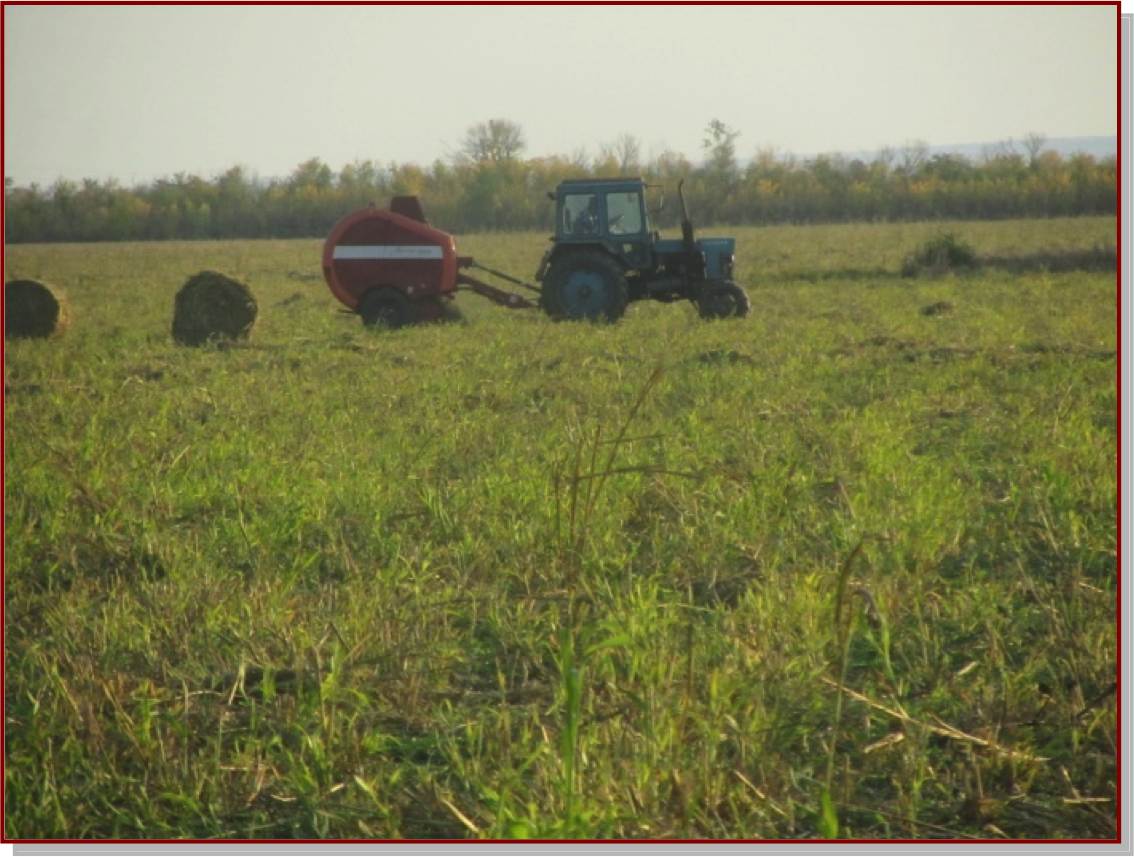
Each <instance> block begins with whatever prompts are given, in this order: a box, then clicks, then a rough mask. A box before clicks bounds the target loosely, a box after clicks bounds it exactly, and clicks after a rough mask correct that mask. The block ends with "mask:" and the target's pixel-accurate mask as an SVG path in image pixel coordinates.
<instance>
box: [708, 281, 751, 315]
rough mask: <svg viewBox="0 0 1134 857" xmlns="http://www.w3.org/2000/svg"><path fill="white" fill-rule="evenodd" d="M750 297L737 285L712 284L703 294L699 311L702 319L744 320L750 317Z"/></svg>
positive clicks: (730, 283) (727, 282)
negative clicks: (747, 316)
mask: <svg viewBox="0 0 1134 857" xmlns="http://www.w3.org/2000/svg"><path fill="white" fill-rule="evenodd" d="M749 306H750V305H749V303H748V295H747V294H746V293H745V291H744V289H742V288H741V287H740V286H738V285H737V284H736V283H733V282H729V281H725V282H722V283H711V284H709V285H707V286H705V288H704V290H703V291H702V292H701V299H700V300H699V301H698V302H697V310H698V311H699V312H700V313H701V318H706V319H716V318H744V317H745V316H746V315H748V309H749Z"/></svg>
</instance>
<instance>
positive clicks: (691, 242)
mask: <svg viewBox="0 0 1134 857" xmlns="http://www.w3.org/2000/svg"><path fill="white" fill-rule="evenodd" d="M684 184H685V179H682V180H681V181H679V182H678V183H677V198H678V199H679V200H681V240H682V242H683V243H684V244H685V252H686V253H689V254H690V255H692V254H693V253H695V252H696V250H697V240H696V238H695V237H694V235H693V221H692V220H690V219H689V209H688V208H686V207H685V192H684V191H683V190H682V189H681V188H682V185H684Z"/></svg>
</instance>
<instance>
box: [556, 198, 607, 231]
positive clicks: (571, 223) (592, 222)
mask: <svg viewBox="0 0 1134 857" xmlns="http://www.w3.org/2000/svg"><path fill="white" fill-rule="evenodd" d="M598 227H599V224H598V202H597V200H596V199H595V195H594V194H593V193H571V194H568V195H567V196H565V197H564V198H563V231H564V232H566V233H567V234H568V235H596V234H598Z"/></svg>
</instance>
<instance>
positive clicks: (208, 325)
mask: <svg viewBox="0 0 1134 857" xmlns="http://www.w3.org/2000/svg"><path fill="white" fill-rule="evenodd" d="M256 312H257V305H256V298H255V296H253V294H252V292H251V290H250V289H249V288H248V287H247V286H246V285H244V283H241V282H239V281H237V280H234V279H232V277H228V276H225V275H224V274H220V273H217V272H216V271H201V272H200V273H199V274H195V275H193V276H192V277H190V278H189V280H188V281H187V282H186V283H185V285H184V286H182V287H181V291H179V292H178V293H177V298H176V299H175V300H174V303H173V338H174V340H176V341H177V342H179V343H180V344H181V345H204V344H205V343H207V342H212V341H216V340H227V339H247V338H248V336H249V335H250V334H251V333H252V326H253V325H254V324H255V323H256Z"/></svg>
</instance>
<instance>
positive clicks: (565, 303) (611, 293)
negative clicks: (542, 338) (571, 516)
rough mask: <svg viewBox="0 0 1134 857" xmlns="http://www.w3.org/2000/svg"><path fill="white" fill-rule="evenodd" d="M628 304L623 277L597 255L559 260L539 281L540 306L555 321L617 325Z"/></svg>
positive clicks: (589, 253) (587, 253)
mask: <svg viewBox="0 0 1134 857" xmlns="http://www.w3.org/2000/svg"><path fill="white" fill-rule="evenodd" d="M629 302H630V292H629V287H628V286H627V284H626V275H625V274H624V273H623V271H622V268H621V266H619V264H618V263H617V262H616V261H614V259H612V258H611V257H610V256H608V255H606V254H605V253H603V252H601V251H597V250H578V251H576V252H574V253H570V254H569V255H566V256H561V257H560V258H558V259H556V260H555V261H554V262H552V263H551V267H550V269H549V270H548V272H547V274H546V275H545V276H544V279H543V298H542V301H541V305H542V306H543V309H544V311H545V312H546V313H547V314H548V315H549V316H551V317H552V318H553V319H555V320H556V321H563V320H571V321H581V320H586V321H612V322H613V321H618V320H619V319H620V318H622V316H623V314H625V312H626V305H627V304H628V303H629Z"/></svg>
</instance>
